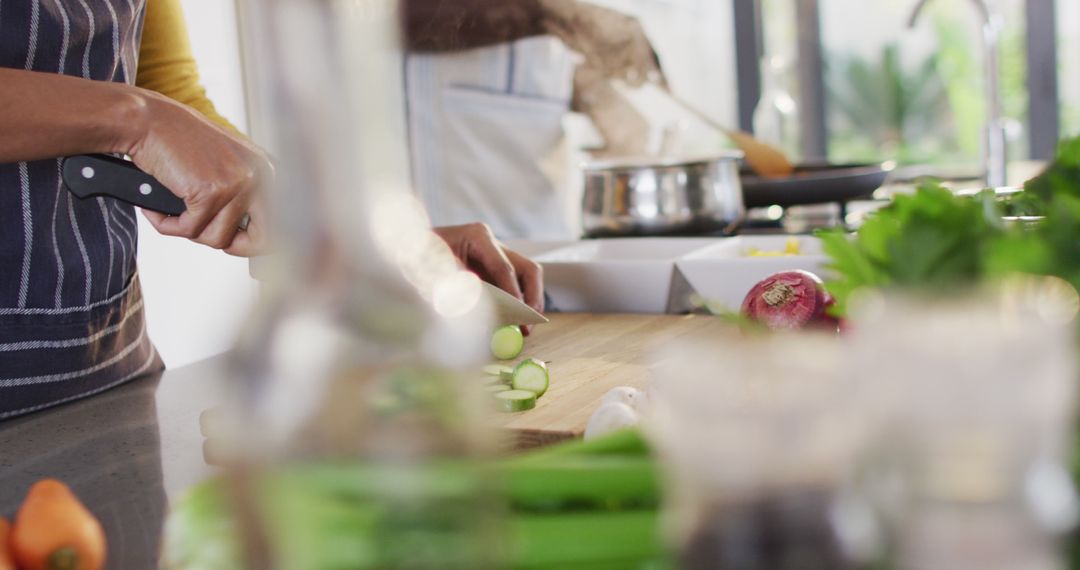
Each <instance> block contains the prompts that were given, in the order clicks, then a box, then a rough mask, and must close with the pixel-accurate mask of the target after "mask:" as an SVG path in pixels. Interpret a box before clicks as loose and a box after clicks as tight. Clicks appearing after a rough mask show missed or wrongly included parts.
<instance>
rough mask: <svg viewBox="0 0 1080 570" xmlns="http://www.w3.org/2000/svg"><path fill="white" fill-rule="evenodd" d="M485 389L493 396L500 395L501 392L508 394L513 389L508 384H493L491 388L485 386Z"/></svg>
mask: <svg viewBox="0 0 1080 570" xmlns="http://www.w3.org/2000/svg"><path fill="white" fill-rule="evenodd" d="M484 389H485V390H487V391H488V392H491V393H492V394H498V393H499V392H506V391H507V390H510V389H511V388H510V387H509V386H507V385H506V384H492V385H491V386H485V387H484Z"/></svg>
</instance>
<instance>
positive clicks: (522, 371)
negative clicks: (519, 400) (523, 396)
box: [510, 358, 549, 398]
mask: <svg viewBox="0 0 1080 570" xmlns="http://www.w3.org/2000/svg"><path fill="white" fill-rule="evenodd" d="M548 384H549V377H548V368H547V364H544V363H543V362H540V361H539V360H535V359H532V358H527V359H525V360H522V361H521V364H518V365H517V368H514V377H513V379H511V380H510V385H511V386H513V387H514V389H515V390H528V391H530V392H532V393H534V394H536V397H537V398H539V397H540V396H543V395H544V392H547V389H548Z"/></svg>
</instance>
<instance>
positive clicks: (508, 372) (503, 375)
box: [484, 364, 514, 382]
mask: <svg viewBox="0 0 1080 570" xmlns="http://www.w3.org/2000/svg"><path fill="white" fill-rule="evenodd" d="M484 374H487V375H488V376H495V377H496V378H499V379H500V380H505V381H507V382H509V381H510V380H511V379H513V377H514V367H513V366H507V365H505V364H489V365H487V366H485V367H484Z"/></svg>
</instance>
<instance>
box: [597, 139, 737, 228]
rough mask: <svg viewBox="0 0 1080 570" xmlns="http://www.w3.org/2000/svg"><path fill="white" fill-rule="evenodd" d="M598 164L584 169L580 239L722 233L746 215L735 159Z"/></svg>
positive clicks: (724, 156) (722, 156) (729, 155)
mask: <svg viewBox="0 0 1080 570" xmlns="http://www.w3.org/2000/svg"><path fill="white" fill-rule="evenodd" d="M740 158H742V153H741V152H737V151H729V152H725V153H723V154H720V155H716V156H713V157H710V158H705V159H689V160H680V159H655V160H653V159H644V160H636V159H635V160H626V161H603V162H594V163H590V164H587V165H585V167H584V170H585V194H584V196H583V198H582V219H581V221H582V229H583V230H584V235H585V237H603V236H611V237H618V236H645V235H680V234H682V235H685V234H693V233H714V232H720V231H724V230H726V229H728V228H730V227H734V226H735V225H736V224H738V223H739V222H740V221H741V220H742V218H743V216H744V215H745V214H746V208H745V207H744V205H743V193H742V184H741V183H740V181H739V159H740Z"/></svg>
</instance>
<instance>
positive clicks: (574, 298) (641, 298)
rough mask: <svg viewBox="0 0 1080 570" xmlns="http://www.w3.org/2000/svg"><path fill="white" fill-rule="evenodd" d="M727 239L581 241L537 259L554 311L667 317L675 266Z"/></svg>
mask: <svg viewBox="0 0 1080 570" xmlns="http://www.w3.org/2000/svg"><path fill="white" fill-rule="evenodd" d="M720 241H722V238H620V239H598V240H588V241H582V242H578V243H576V244H574V245H571V246H567V247H563V248H559V249H556V250H553V251H549V252H547V253H544V254H541V255H539V256H537V257H536V258H535V259H536V261H538V262H540V264H541V265H543V267H544V286H545V289H546V291H547V293H548V295H549V296H550V297H551V301H552V305H553V307H552V308H554V309H556V310H559V311H563V312H575V313H576V312H590V313H664V312H666V310H667V307H668V299H669V293H670V290H671V281H672V276H673V275H674V271H675V262H676V260H678V259H679V258H681V257H684V256H686V255H688V254H691V253H693V252H695V251H698V250H702V249H703V248H707V247H709V246H713V245H716V244H717V243H718V242H720Z"/></svg>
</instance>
